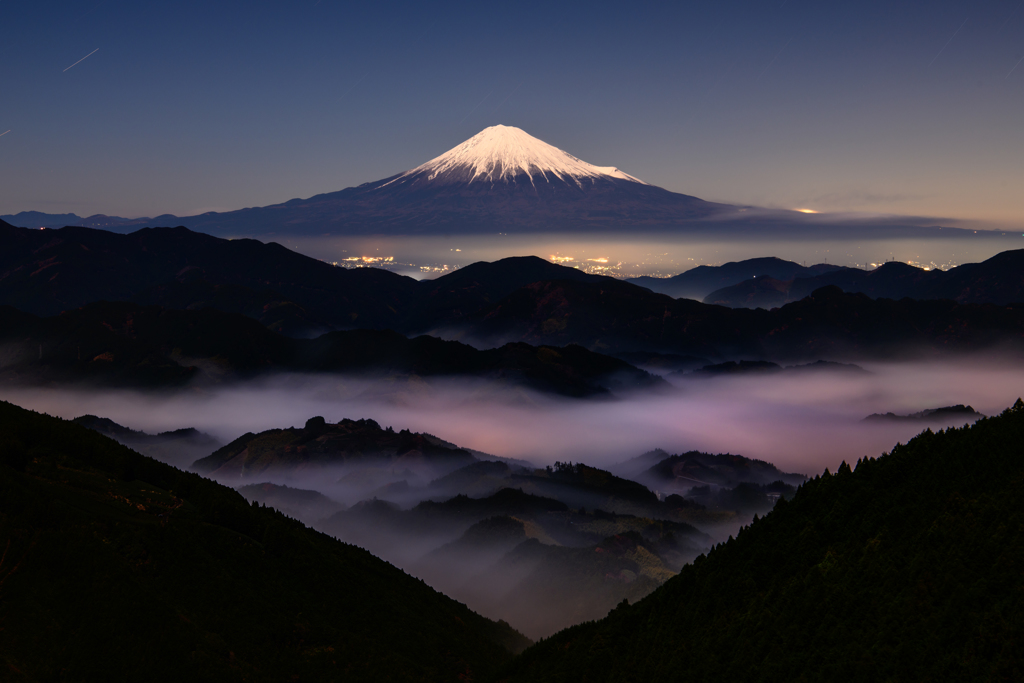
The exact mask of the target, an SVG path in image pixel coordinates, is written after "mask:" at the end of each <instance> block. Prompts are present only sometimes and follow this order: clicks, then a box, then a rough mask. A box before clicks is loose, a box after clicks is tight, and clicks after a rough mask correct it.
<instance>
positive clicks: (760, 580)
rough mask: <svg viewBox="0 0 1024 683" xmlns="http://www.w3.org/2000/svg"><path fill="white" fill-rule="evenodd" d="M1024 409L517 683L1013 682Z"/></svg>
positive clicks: (744, 554) (877, 472)
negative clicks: (632, 682)
mask: <svg viewBox="0 0 1024 683" xmlns="http://www.w3.org/2000/svg"><path fill="white" fill-rule="evenodd" d="M1022 440H1024V402H1021V401H1020V400H1018V401H1017V403H1016V404H1015V405H1014V407H1013V408H1011V409H1010V410H1008V411H1006V412H1004V413H1003V414H1002V415H1001V416H999V417H996V418H989V419H984V420H980V421H979V422H977V423H975V424H974V425H972V426H970V427H965V428H962V429H950V430H946V431H944V432H940V433H938V434H933V433H932V432H931V431H925V432H924V433H922V434H921V435H919V436H918V437H916V438H914V439H913V440H911V441H910V442H909V443H908V444H906V445H905V446H904V445H898V446H897V447H896V448H894V449H893V451H892V452H891V453H890V454H888V455H883V456H882V457H880V458H877V459H865V460H861V461H859V462H858V463H857V464H856V467H855V468H851V467H849V466H848V465H847V464H846V463H843V464H842V465H841V466H840V467H839V469H838V471H837V472H836V474H834V475H833V474H830V473H829V472H828V471H827V470H826V472H825V474H824V475H823V476H821V477H816V478H815V479H814V480H813V481H810V482H808V483H806V484H804V485H803V486H801V487H800V489H799V490H798V491H797V493H796V495H795V496H794V497H793V498H792V500H789V501H784V502H779V503H778V504H777V505H776V507H775V508H774V509H773V510H772V512H771V513H770V514H768V515H767V516H765V517H764V518H763V519H760V520H755V521H754V523H753V524H751V525H750V526H749V527H747V528H745V529H742V530H741V531H740V532H739V534H738V535H737V537H736V538H734V539H730V540H729V541H728V542H727V543H725V544H722V545H719V546H717V547H716V548H714V549H713V550H712V551H711V552H710V553H708V555H707V556H705V557H701V558H698V559H697V560H696V561H695V562H694V563H693V564H692V565H689V566H687V567H684V568H683V570H682V571H681V572H680V574H679V575H678V576H677V577H675V578H672V579H670V580H669V581H668V582H666V583H665V585H664V586H662V587H661V588H660V589H659V590H658V591H656V592H655V593H654V594H652V595H651V596H649V597H648V598H646V599H644V600H642V601H640V602H639V603H637V604H634V605H626V604H623V605H621V606H620V607H618V608H616V609H615V610H613V611H612V612H611V613H610V614H609V615H608V616H607V617H606V618H605V619H603V620H601V621H599V622H596V623H592V624H582V625H580V626H576V627H573V628H570V629H567V630H565V631H563V632H561V633H559V634H557V635H555V636H554V637H552V638H550V639H547V640H545V641H544V642H543V643H540V644H538V645H536V646H534V647H533V648H530V649H529V650H527V651H526V652H525V653H523V655H521V656H520V657H519V658H517V659H516V660H514V661H513V663H512V664H511V665H510V667H509V668H508V669H507V670H506V671H505V673H504V675H503V676H502V680H508V681H531V682H540V683H543V682H545V681H581V680H586V681H593V682H594V683H598V682H601V681H623V680H637V681H640V680H644V681H668V680H673V681H690V680H693V681H736V680H744V681H782V680H856V681H860V680H864V681H869V680H883V679H885V680H954V679H956V680H1011V679H1014V678H1016V677H1017V672H1019V671H1020V670H1021V667H1022V666H1024V654H1022V653H1024V621H1022V617H1021V615H1024V595H1022V594H1021V592H1020V591H1019V590H1017V586H1019V584H1020V572H1021V568H1022V566H1024V536H1022V535H1021V534H1020V532H1019V531H1020V528H1021V525H1022V524H1024V512H1022V510H1021V507H1020V499H1021V496H1022V495H1024V459H1022V458H1021V457H1020V443H1021V441H1022Z"/></svg>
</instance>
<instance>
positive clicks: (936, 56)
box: [928, 17, 970, 66]
mask: <svg viewBox="0 0 1024 683" xmlns="http://www.w3.org/2000/svg"><path fill="white" fill-rule="evenodd" d="M967 19H970V17H967ZM967 19H964V23H963V24H960V28H963V27H964V26H965V25H966V24H967ZM960 28H958V29H957V30H956V31H954V32H953V35H951V36H950V37H949V40H947V41H946V44H945V45H943V46H942V49H941V50H939V52H938V54H936V55H935V56H934V57H932V61H930V62H928V66H931V65H932V64H934V63H935V60H936V59H938V58H939V55H941V54H942V53H943V52H945V50H946V48H947V47H949V44H950V43H952V42H953V39H954V38H956V34H957V33H960Z"/></svg>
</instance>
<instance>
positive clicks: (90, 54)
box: [61, 48, 100, 73]
mask: <svg viewBox="0 0 1024 683" xmlns="http://www.w3.org/2000/svg"><path fill="white" fill-rule="evenodd" d="M99 51H100V49H99V48H96V49H95V50H93V51H92V52H90V53H89V54H87V55H86V56H84V57H82V58H81V59H79V60H78V61H77V62H75V63H74V64H72V65H71V66H75V65H77V64H81V63H82V62H84V61H85V60H87V59H89V57H92V56H93V55H94V54H96V53H97V52H99ZM71 66H69V67H68V69H70V68H71ZM68 69H64V71H67V70H68ZM64 71H62V72H61V73H64Z"/></svg>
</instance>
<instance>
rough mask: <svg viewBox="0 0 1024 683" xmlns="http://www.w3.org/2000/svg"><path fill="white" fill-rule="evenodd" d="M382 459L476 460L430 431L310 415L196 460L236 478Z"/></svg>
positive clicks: (395, 462)
mask: <svg viewBox="0 0 1024 683" xmlns="http://www.w3.org/2000/svg"><path fill="white" fill-rule="evenodd" d="M369 460H382V461H386V462H388V463H389V464H390V466H391V467H393V468H401V467H408V466H416V465H420V464H435V465H439V466H440V467H441V468H443V469H447V470H449V471H450V470H454V469H457V468H458V467H462V466H464V465H466V464H468V463H470V462H472V461H474V460H475V458H474V457H473V455H472V454H470V452H469V451H467V450H464V449H462V448H457V447H452V446H451V445H450V444H447V443H446V442H443V441H441V440H440V439H438V438H437V437H435V436H432V435H430V434H415V433H413V432H410V431H409V430H405V429H403V430H402V431H400V432H396V431H394V430H393V429H391V428H390V427H388V428H387V429H382V428H381V427H380V425H378V424H377V423H376V422H374V421H373V420H342V421H341V422H338V423H337V424H331V423H328V422H327V421H326V420H325V419H324V418H322V417H314V418H310V419H309V420H307V421H306V425H305V426H304V427H303V428H301V429H296V428H290V429H271V430H268V431H265V432H261V433H259V434H247V435H245V436H243V437H240V438H238V439H235V440H234V441H232V442H231V443H230V444H228V445H227V446H224V447H223V448H221V449H219V450H217V451H215V452H214V453H213V454H211V455H209V456H208V457H205V458H203V459H201V460H197V461H196V462H195V463H194V464H193V468H194V469H195V470H196V471H197V472H200V473H202V474H209V475H210V476H214V477H230V478H234V479H240V478H249V479H251V478H253V477H257V476H260V475H263V474H264V473H266V472H269V471H282V472H297V471H298V472H301V471H308V470H320V469H323V468H327V467H332V466H335V467H337V466H342V465H349V464H352V463H353V462H359V461H369Z"/></svg>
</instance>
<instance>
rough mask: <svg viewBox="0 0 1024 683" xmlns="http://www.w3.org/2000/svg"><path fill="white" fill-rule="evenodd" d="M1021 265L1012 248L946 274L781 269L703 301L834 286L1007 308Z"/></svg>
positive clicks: (889, 267)
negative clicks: (787, 272) (783, 271)
mask: <svg viewBox="0 0 1024 683" xmlns="http://www.w3.org/2000/svg"><path fill="white" fill-rule="evenodd" d="M745 263H746V262H745ZM727 265H730V264H727ZM794 265H795V264H794ZM1022 266H1024V250H1020V249H1015V250H1013V251H1004V252H1002V253H1001V254H996V255H995V256H993V257H992V258H990V259H988V260H986V261H983V262H981V263H965V264H963V265H961V266H958V267H956V268H952V269H950V270H946V271H943V270H938V269H933V270H924V269H922V268H915V267H914V266H911V265H907V264H906V263H900V262H899V261H892V262H889V263H883V264H882V265H881V266H879V267H878V268H876V269H874V270H861V269H859V268H832V269H829V270H819V271H817V272H814V271H813V270H811V269H808V270H807V271H802V272H800V271H797V272H793V273H792V274H789V275H787V274H785V273H780V272H779V271H780V270H782V269H779V270H776V271H774V272H767V271H766V272H762V273H758V274H757V276H756V277H751V278H749V279H744V280H743V281H742V282H739V283H733V284H731V286H730V285H723V287H722V288H721V289H717V290H716V291H713V292H710V293H709V294H707V296H705V297H703V300H704V302H705V303H709V304H719V305H722V306H731V307H741V306H742V307H745V308H756V307H760V308H774V307H776V306H782V305H783V304H787V303H789V302H791V301H798V300H800V299H803V298H804V297H805V296H807V295H808V294H810V293H811V292H813V291H814V290H816V289H818V288H820V287H825V286H827V285H836V286H838V287H841V288H842V289H843V291H846V292H862V293H864V294H867V295H868V296H870V297H871V298H873V299H880V298H885V299H902V298H904V297H909V298H911V299H952V300H954V301H959V302H960V303H994V304H1011V303H1019V302H1024V268H1022ZM723 268H724V266H723ZM815 268H820V266H815ZM695 270H696V269H695ZM690 272H692V271H688V272H686V273H683V275H688V274H689V273H690ZM777 273H778V274H777ZM677 277H682V276H677ZM671 279H674V278H671Z"/></svg>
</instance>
